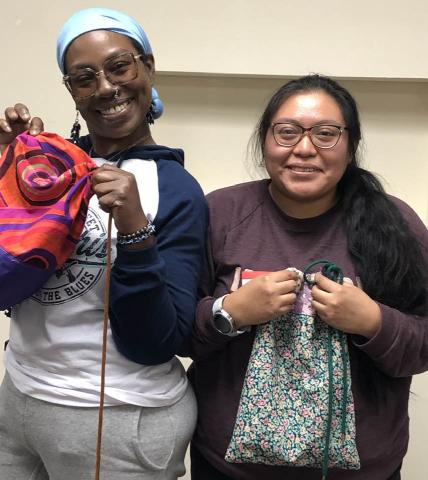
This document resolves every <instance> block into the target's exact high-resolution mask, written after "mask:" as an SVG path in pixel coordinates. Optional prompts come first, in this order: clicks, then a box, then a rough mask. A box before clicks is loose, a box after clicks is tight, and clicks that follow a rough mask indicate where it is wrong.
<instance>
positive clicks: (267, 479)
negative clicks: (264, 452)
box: [189, 180, 428, 480]
mask: <svg viewBox="0 0 428 480" xmlns="http://www.w3.org/2000/svg"><path fill="white" fill-rule="evenodd" d="M268 185H269V181H268V180H262V181H257V182H249V183H245V184H241V185H237V186H233V187H229V188H224V189H221V190H217V191H215V192H213V193H211V194H209V195H208V197H207V198H208V203H209V206H210V216H211V233H210V236H211V238H210V240H211V247H212V251H211V255H210V256H209V257H210V259H209V261H208V262H207V263H208V265H207V267H206V270H205V272H204V275H203V279H202V281H201V289H200V290H201V291H200V294H201V298H202V299H201V301H200V302H199V305H198V309H197V314H196V326H195V331H194V336H193V340H192V358H193V360H194V363H193V365H192V366H191V367H190V369H189V377H190V379H191V382H192V384H193V386H194V389H195V392H196V396H197V400H198V406H199V407H198V408H199V418H198V424H197V428H196V432H195V436H194V439H193V444H194V446H195V447H196V448H197V449H198V450H199V451H200V452H201V453H202V455H203V456H204V457H205V458H206V459H207V460H208V461H209V462H210V463H211V464H212V465H213V466H214V467H215V468H216V469H218V470H220V471H221V472H223V473H224V474H225V475H227V476H229V477H231V478H233V479H237V480H238V479H239V480H241V479H242V480H250V479H251V480H256V479H257V480H259V479H262V480H319V479H320V478H321V471H320V469H311V468H304V467H294V468H293V467H274V466H266V465H261V464H257V465H256V464H232V463H227V462H226V461H225V460H224V455H225V452H226V449H227V446H228V444H229V441H230V439H231V435H232V431H233V427H234V424H235V418H236V414H237V410H238V405H239V400H240V395H241V390H242V386H243V382H244V377H245V373H246V368H247V365H248V360H249V356H250V353H251V349H252V344H253V340H254V333H255V331H254V330H255V329H254V328H253V329H252V331H251V332H249V333H244V334H242V335H240V336H238V337H232V338H231V337H227V336H225V335H222V334H221V333H218V332H217V331H216V330H215V328H214V326H213V321H212V305H213V302H214V300H215V298H217V297H220V296H222V295H224V294H226V293H228V292H229V291H230V287H231V284H232V280H233V275H234V272H235V268H236V267H238V266H239V267H241V268H242V269H245V268H247V269H252V270H265V271H276V270H281V269H284V268H286V267H296V268H298V269H299V270H303V269H304V267H305V266H306V265H307V264H308V263H310V262H311V261H313V260H317V259H321V258H322V259H327V260H330V261H332V262H334V263H336V264H337V265H339V266H340V267H341V268H342V270H343V272H344V274H345V276H347V277H349V278H351V279H352V280H353V281H354V283H356V278H355V269H354V265H353V263H352V260H351V258H350V256H349V254H348V251H347V240H346V236H345V232H344V229H343V225H342V221H341V208H340V203H339V204H337V205H336V206H334V207H333V208H332V209H330V210H329V211H328V212H326V213H324V214H322V215H320V216H318V217H315V218H309V219H295V218H290V217H288V216H286V215H285V214H284V213H283V212H282V211H280V210H279V208H278V207H277V206H276V205H275V203H274V202H273V201H272V199H271V197H270V195H269V192H268ZM392 200H393V201H394V203H396V204H397V206H398V208H399V209H400V211H401V212H402V214H403V215H404V217H405V218H406V219H407V221H408V223H409V225H410V228H411V230H412V231H413V232H414V234H415V235H416V236H417V237H418V239H419V240H420V242H421V244H422V245H423V248H425V249H426V250H425V251H428V231H427V229H426V227H425V225H424V224H423V223H422V222H421V220H420V219H419V218H418V216H417V215H416V214H415V212H414V211H413V210H412V209H411V208H410V207H409V206H407V205H406V204H405V203H404V202H402V201H400V200H398V199H395V198H393V199H392ZM380 308H381V312H382V323H381V328H380V329H379V331H378V333H377V334H376V335H375V336H374V337H373V338H371V339H370V340H368V341H367V340H366V339H364V338H362V337H356V336H352V335H350V336H348V344H349V354H350V362H351V376H352V392H353V396H354V403H355V416H356V432H357V448H358V453H359V455H360V460H361V469H360V470H357V471H355V470H354V471H351V470H349V471H347V470H334V469H331V470H329V475H328V478H329V480H338V479H340V480H348V479H350V480H351V479H352V480H386V479H387V478H389V477H390V476H391V475H392V473H393V472H394V471H395V470H396V469H397V468H398V466H399V465H400V463H401V462H402V460H403V457H404V455H405V453H406V450H407V445H408V439H409V417H408V399H409V389H410V384H411V380H412V375H414V374H417V373H421V372H423V371H425V370H427V369H428V317H427V316H426V317H423V318H421V317H416V316H412V315H407V314H404V313H402V312H400V311H398V310H395V309H393V308H390V307H388V306H386V305H380ZM358 350H360V351H362V352H364V353H365V354H366V355H368V356H369V357H370V358H371V360H372V361H373V364H374V365H375V367H374V368H376V367H377V368H378V369H380V370H381V371H382V372H384V373H385V374H386V375H388V377H390V378H391V380H390V381H389V384H390V385H391V386H390V388H389V389H388V390H387V391H386V392H387V399H386V402H385V403H382V404H378V403H377V402H374V401H373V400H372V399H371V397H370V395H368V393H367V391H366V387H365V384H364V383H363V382H362V381H361V375H359V374H358V369H359V364H360V362H359V361H358V360H359V358H360V357H361V352H360V355H358V353H359V352H358ZM379 405H380V406H379Z"/></svg>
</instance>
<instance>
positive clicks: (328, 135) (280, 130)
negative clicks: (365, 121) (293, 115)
mask: <svg viewBox="0 0 428 480" xmlns="http://www.w3.org/2000/svg"><path fill="white" fill-rule="evenodd" d="M344 130H348V129H347V128H346V127H341V126H339V125H325V124H320V125H314V126H312V127H310V128H304V127H302V126H301V125H297V124H296V123H281V122H279V123H273V124H272V133H273V138H274V139H275V142H276V143H277V144H278V145H280V146H282V147H294V145H297V144H298V143H299V142H300V140H301V139H302V138H303V135H305V133H306V132H307V133H308V135H309V138H310V139H311V142H312V143H313V144H314V146H315V147H317V148H333V147H335V146H336V145H337V143H338V142H339V140H340V137H341V135H342V133H343V131H344Z"/></svg>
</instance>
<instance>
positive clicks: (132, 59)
mask: <svg viewBox="0 0 428 480" xmlns="http://www.w3.org/2000/svg"><path fill="white" fill-rule="evenodd" d="M142 56H144V55H143V54H142V53H140V54H139V55H134V54H133V53H131V52H125V53H121V54H119V55H116V56H114V57H111V58H108V59H107V60H106V61H105V62H104V63H103V68H102V69H101V70H99V71H98V72H96V71H95V70H93V69H92V68H89V67H84V68H76V69H75V70H72V71H71V72H69V73H68V74H67V75H64V76H63V77H62V81H63V83H64V84H65V86H66V87H67V88H68V90H69V91H70V93H71V95H72V96H73V97H74V98H75V99H78V100H80V99H85V98H89V97H92V96H93V95H95V93H96V91H97V88H98V77H99V76H100V75H101V74H103V75H104V76H105V78H106V79H107V80H108V81H109V82H110V83H111V84H112V85H124V84H126V83H129V82H132V81H133V80H135V79H136V78H137V77H138V65H137V60H138V59H139V58H140V57H142Z"/></svg>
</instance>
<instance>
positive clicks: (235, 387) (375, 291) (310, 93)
mask: <svg viewBox="0 0 428 480" xmlns="http://www.w3.org/2000/svg"><path fill="white" fill-rule="evenodd" d="M360 138H361V130H360V122H359V115H358V110H357V106H356V103H355V101H354V99H353V98H352V96H351V95H350V94H349V92H347V91H346V90H345V89H344V88H343V87H341V86H340V85H339V84H337V83H336V82H334V81H333V80H331V79H329V78H327V77H323V76H320V75H309V76H306V77H302V78H300V79H297V80H293V81H291V82H288V83H287V84H285V85H284V86H283V87H281V88H280V89H279V90H278V91H277V92H276V93H275V94H274V96H273V97H272V99H271V100H270V102H269V103H268V105H267V107H266V109H265V111H264V113H263V115H262V117H261V119H260V121H259V123H258V126H257V128H256V131H255V135H254V137H253V140H254V151H255V153H256V154H257V155H258V157H259V160H260V161H262V162H263V164H264V166H265V168H266V170H267V173H268V175H269V178H268V179H266V180H260V181H255V182H248V183H244V184H240V185H236V186H233V187H229V188H224V189H221V190H218V191H215V192H213V193H211V194H209V195H208V202H209V205H210V216H211V231H210V249H209V252H208V258H207V263H206V268H205V273H204V276H203V279H202V281H201V285H200V294H201V300H200V302H199V305H198V310H197V318H196V326H195V330H194V335H193V342H192V357H193V360H194V363H193V365H192V366H191V368H190V370H189V376H190V378H191V381H192V383H193V385H194V388H195V392H196V395H197V399H198V404H199V419H198V424H197V429H196V432H195V435H194V439H193V444H192V479H193V480H227V479H236V480H238V479H239V480H256V479H257V480H259V479H262V480H315V479H317V480H318V479H320V478H321V471H320V469H319V468H310V467H293V466H273V465H267V464H265V463H269V462H262V463H260V462H259V463H232V462H230V461H229V462H228V461H226V460H225V459H224V457H225V453H226V450H227V448H228V446H229V443H230V441H231V437H232V432H233V429H234V425H235V420H236V415H237V411H238V406H239V402H240V396H241V391H242V387H243V383H244V378H245V374H246V369H247V365H248V361H249V357H250V354H251V350H252V346H253V341H254V337H255V332H256V330H257V325H259V324H265V323H266V322H269V321H271V320H272V319H274V318H277V317H278V316H280V315H284V314H287V312H290V311H292V309H293V306H294V302H295V299H296V295H295V293H294V292H295V289H296V284H297V277H296V273H295V272H290V271H289V270H285V269H286V268H287V267H295V268H297V269H299V270H303V269H304V267H305V265H307V264H308V263H310V262H311V261H313V260H316V259H319V258H327V259H328V260H331V261H333V262H335V263H336V264H337V265H340V267H341V268H342V270H343V272H344V274H345V275H346V277H349V278H350V279H351V280H353V283H354V285H355V286H354V285H349V284H343V285H340V284H338V283H335V282H333V281H332V280H330V279H328V278H326V277H325V276H323V275H322V274H321V273H317V274H316V276H315V286H314V287H313V288H312V297H313V304H312V305H313V307H314V308H315V311H316V313H317V315H318V318H319V319H320V321H323V322H325V323H326V324H328V325H330V326H332V327H334V328H335V329H337V330H339V331H342V332H345V333H346V334H347V345H348V350H349V358H350V368H351V382H352V396H353V400H354V405H355V428H356V445H357V450H358V455H359V459H360V462H361V466H360V468H359V469H358V470H345V469H330V470H329V472H328V478H329V479H331V480H335V479H337V480H342V479H343V480H348V479H350V480H353V479H355V480H397V479H400V467H401V463H402V460H403V457H404V455H405V453H406V450H407V445H408V439H409V418H408V398H409V389H410V384H411V379H412V375H414V374H417V373H421V372H423V371H425V370H427V369H428V318H427V305H428V293H427V283H428V282H427V263H428V262H427V258H428V253H427V252H428V233H427V229H426V227H425V226H424V224H423V223H422V221H421V220H420V219H419V218H418V217H417V215H416V214H415V213H414V211H413V210H412V209H411V208H410V207H409V206H408V205H406V204H405V203H404V202H402V201H401V200H399V199H397V198H394V197H391V196H389V195H387V194H386V193H385V192H384V190H383V188H382V186H381V185H380V183H379V181H378V180H377V179H376V178H375V177H374V175H373V174H372V173H370V172H368V171H367V170H364V169H363V168H361V167H360V166H359V162H358V159H357V148H358V145H359V141H360ZM245 269H250V270H260V271H268V272H272V273H269V274H265V275H262V276H260V277H257V278H255V279H254V280H252V281H251V282H249V283H248V284H245V285H242V283H241V282H240V274H239V272H240V271H243V270H245Z"/></svg>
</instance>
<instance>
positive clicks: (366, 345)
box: [352, 303, 400, 360]
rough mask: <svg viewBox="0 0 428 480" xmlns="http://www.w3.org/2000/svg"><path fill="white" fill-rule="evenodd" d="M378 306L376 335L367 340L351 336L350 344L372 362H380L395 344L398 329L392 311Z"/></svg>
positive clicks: (397, 322)
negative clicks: (379, 317)
mask: <svg viewBox="0 0 428 480" xmlns="http://www.w3.org/2000/svg"><path fill="white" fill-rule="evenodd" d="M378 305H379V308H380V311H381V314H382V317H381V322H380V328H379V330H378V331H377V332H376V334H375V335H374V336H373V337H372V338H370V339H369V340H367V339H366V338H364V337H362V336H359V335H353V336H352V343H353V344H354V345H355V346H356V347H358V348H359V349H360V350H362V351H363V352H365V353H366V354H367V355H369V356H370V357H371V358H372V359H374V360H376V359H379V360H380V359H381V358H382V357H383V356H384V355H386V354H387V353H388V351H389V350H390V349H391V347H392V346H393V345H394V343H395V342H396V339H397V337H398V334H399V329H400V322H399V321H398V319H397V317H396V315H394V309H392V308H390V307H388V306H386V305H383V304H381V303H378Z"/></svg>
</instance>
